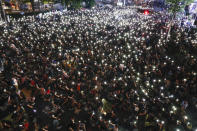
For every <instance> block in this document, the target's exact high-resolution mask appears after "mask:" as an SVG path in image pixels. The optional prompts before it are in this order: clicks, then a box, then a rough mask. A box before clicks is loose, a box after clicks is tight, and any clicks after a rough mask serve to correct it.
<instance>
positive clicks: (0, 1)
mask: <svg viewBox="0 0 197 131" xmlns="http://www.w3.org/2000/svg"><path fill="white" fill-rule="evenodd" d="M0 14H1V18H2V19H3V20H4V21H7V18H6V15H5V11H4V9H3V5H2V0H0Z"/></svg>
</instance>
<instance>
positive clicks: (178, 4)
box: [166, 0, 194, 14]
mask: <svg viewBox="0 0 197 131" xmlns="http://www.w3.org/2000/svg"><path fill="white" fill-rule="evenodd" d="M193 1H194V0H166V2H167V3H168V4H169V5H170V7H169V11H170V12H172V13H173V14H176V13H177V12H179V11H181V10H182V9H183V8H184V7H185V5H189V4H191V3H192V2H193Z"/></svg>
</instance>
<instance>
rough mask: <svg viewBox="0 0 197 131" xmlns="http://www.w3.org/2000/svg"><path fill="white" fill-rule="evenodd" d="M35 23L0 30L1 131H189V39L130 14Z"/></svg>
mask: <svg viewBox="0 0 197 131" xmlns="http://www.w3.org/2000/svg"><path fill="white" fill-rule="evenodd" d="M41 16H42V17H39V19H34V17H33V16H27V17H25V16H24V17H22V18H19V19H17V20H16V19H13V20H11V23H10V24H4V25H3V26H2V27H1V28H2V29H3V30H1V31H0V92H1V95H0V111H1V113H0V129H1V130H26V131H29V130H30V131H31V130H32V131H34V130H41V131H65V130H66V131H118V130H119V129H120V128H125V129H128V130H137V129H138V130H139V131H144V130H150V131H152V130H157V131H159V130H164V129H166V130H171V129H175V128H180V129H181V128H183V129H184V130H192V128H193V127H192V124H193V122H195V121H192V120H193V119H192V117H191V116H194V114H195V109H196V104H197V103H195V101H194V99H195V98H196V94H197V90H196V86H197V77H196V75H197V66H196V62H197V59H196V58H197V57H196V49H197V44H196V43H197V42H196V37H197V34H196V33H192V34H190V32H185V30H184V28H181V27H179V26H178V25H176V24H175V25H173V29H172V31H171V34H170V37H169V39H168V41H167V40H166V35H167V34H168V28H167V25H168V24H169V20H168V18H169V16H168V14H160V13H155V14H150V15H149V16H146V15H142V14H139V13H137V12H136V10H135V9H133V8H132V7H112V8H111V7H103V8H94V9H91V10H69V11H62V12H61V11H54V12H48V13H44V14H42V15H41ZM161 17H162V20H161ZM190 109H194V110H190ZM190 114H193V115H190Z"/></svg>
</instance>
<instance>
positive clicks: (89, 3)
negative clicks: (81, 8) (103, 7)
mask: <svg viewBox="0 0 197 131" xmlns="http://www.w3.org/2000/svg"><path fill="white" fill-rule="evenodd" d="M84 2H85V3H86V5H87V7H88V8H92V7H93V6H94V5H95V4H96V3H95V0H84Z"/></svg>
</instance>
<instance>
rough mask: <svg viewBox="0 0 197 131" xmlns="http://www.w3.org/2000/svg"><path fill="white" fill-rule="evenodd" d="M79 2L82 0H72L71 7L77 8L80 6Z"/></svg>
mask: <svg viewBox="0 0 197 131" xmlns="http://www.w3.org/2000/svg"><path fill="white" fill-rule="evenodd" d="M81 3H82V0H72V2H71V7H72V8H73V9H79V8H81Z"/></svg>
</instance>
